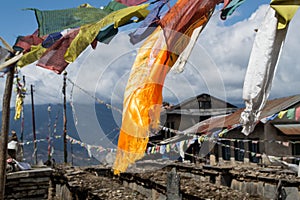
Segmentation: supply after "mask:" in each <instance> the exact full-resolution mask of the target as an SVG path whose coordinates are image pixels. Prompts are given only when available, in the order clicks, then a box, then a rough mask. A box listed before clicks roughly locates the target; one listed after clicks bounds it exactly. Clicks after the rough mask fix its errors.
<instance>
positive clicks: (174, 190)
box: [167, 168, 182, 200]
mask: <svg viewBox="0 0 300 200" xmlns="http://www.w3.org/2000/svg"><path fill="white" fill-rule="evenodd" d="M181 199H182V195H181V194H180V176H179V175H178V174H177V172H176V168H172V170H171V171H170V172H168V174H167V200H181Z"/></svg>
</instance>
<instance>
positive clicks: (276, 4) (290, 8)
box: [270, 0, 300, 29]
mask: <svg viewBox="0 0 300 200" xmlns="http://www.w3.org/2000/svg"><path fill="white" fill-rule="evenodd" d="M270 6H271V7H272V8H273V9H275V10H276V12H277V13H278V15H280V18H279V19H278V29H284V28H285V27H286V26H287V25H288V23H289V22H290V21H291V20H292V18H293V17H294V15H295V14H296V12H297V10H298V8H299V6H300V0H272V1H271V3H270Z"/></svg>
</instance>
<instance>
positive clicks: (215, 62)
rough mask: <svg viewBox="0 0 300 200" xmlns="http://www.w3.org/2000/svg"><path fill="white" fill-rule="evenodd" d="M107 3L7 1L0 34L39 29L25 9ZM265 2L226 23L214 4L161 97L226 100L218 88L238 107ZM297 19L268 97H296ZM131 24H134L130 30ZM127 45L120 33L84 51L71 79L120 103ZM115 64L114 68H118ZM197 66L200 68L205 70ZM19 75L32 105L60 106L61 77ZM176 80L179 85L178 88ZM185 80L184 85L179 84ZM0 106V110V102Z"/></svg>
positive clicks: (103, 0)
mask: <svg viewBox="0 0 300 200" xmlns="http://www.w3.org/2000/svg"><path fill="white" fill-rule="evenodd" d="M108 2H109V0H98V1H96V0H87V1H83V0H60V1H58V0H47V1H46V0H40V1H36V0H23V1H17V0H10V1H5V3H4V6H1V8H0V10H1V12H0V16H1V19H8V20H0V26H1V29H0V36H2V37H3V38H4V39H6V40H7V41H8V42H9V44H11V45H12V44H13V43H14V42H15V40H16V38H17V36H18V35H29V34H31V33H33V32H34V31H35V30H36V29H37V23H36V19H35V16H34V12H32V11H23V10H22V9H23V8H37V9H40V10H53V9H66V8H73V7H77V6H79V5H80V4H83V3H89V4H91V5H92V6H95V7H100V6H104V5H107V3H108ZM268 3H269V0H246V1H245V3H244V4H243V5H242V6H240V7H239V8H238V9H237V10H236V11H235V12H234V14H233V15H232V16H231V17H229V18H228V19H227V20H226V21H222V20H221V19H220V17H219V10H220V8H221V6H222V5H220V6H218V7H217V9H216V11H215V13H214V15H213V16H212V17H211V19H210V21H209V23H208V25H207V26H206V27H205V29H204V31H203V32H202V34H201V35H200V38H199V39H198V41H197V44H198V46H197V47H196V49H195V50H194V52H193V55H192V56H191V59H190V63H188V65H187V67H186V70H185V71H184V73H182V74H174V73H170V74H168V76H167V79H166V82H165V89H164V93H163V95H164V98H166V100H168V101H170V102H174V103H176V102H177V103H178V102H180V101H183V100H185V99H187V98H189V97H191V96H196V95H198V94H201V93H204V92H205V93H211V94H212V95H215V96H217V97H219V98H222V99H224V98H223V97H224V95H220V94H221V93H222V91H220V88H221V89H222V90H223V93H224V91H225V93H226V95H225V96H226V99H224V100H226V101H228V102H230V103H233V104H242V103H243V101H242V89H243V81H244V77H245V73H246V69H247V63H248V60H249V56H250V52H251V48H252V45H253V40H254V37H255V32H254V29H257V28H259V25H260V23H261V22H262V21H263V18H264V15H265V12H266V9H267V7H268V6H267V4H268ZM299 19H300V14H299V12H298V13H297V14H296V16H295V17H294V19H293V21H292V23H291V24H290V27H289V31H288V35H287V39H286V44H285V46H284V48H283V52H282V55H281V59H280V62H279V66H278V71H277V73H276V75H275V79H274V84H273V87H272V91H271V98H275V97H283V96H289V95H294V94H299V93H300V91H299V90H298V88H299V84H300V80H299V76H300V57H299V56H298V52H299V51H300V38H299V34H300V29H299V28H297V27H299V26H300V20H299ZM134 26H135V25H134V24H133V25H132V26H130V27H131V28H132V27H134ZM128 41H129V38H128V35H127V33H126V34H123V35H122V34H121V33H119V34H118V36H117V37H116V38H115V39H114V40H113V41H112V42H111V43H110V44H109V45H103V44H99V45H98V47H97V49H96V50H91V49H90V48H89V49H87V50H86V51H85V52H84V53H83V54H82V56H80V58H78V59H77V61H76V62H74V63H73V64H71V65H69V66H68V68H67V71H68V75H69V78H71V79H72V80H74V81H75V80H76V81H77V84H78V85H79V86H80V87H82V88H84V89H86V90H87V91H89V92H90V93H91V94H93V95H94V96H97V97H98V98H100V99H105V100H107V99H109V100H111V102H109V103H111V104H113V103H115V102H116V103H117V104H120V103H122V97H123V93H124V87H125V86H126V83H127V78H128V76H129V72H130V68H131V66H132V63H133V61H134V58H135V56H136V54H135V53H136V52H135V50H136V49H137V48H138V46H132V45H131V44H130V43H129V42H128ZM103 47H104V48H103ZM200 58H201V59H200ZM199 59H200V60H199ZM99 65H100V66H101V67H99ZM113 65H117V67H114V66H113ZM208 65H209V66H208ZM193 66H194V68H193ZM195 66H196V67H195ZM197 66H203V68H201V67H197ZM211 66H214V67H211ZM87 69H88V70H87ZM101 70H102V71H101ZM193 70H194V71H193ZM214 70H215V71H214ZM20 71H21V74H22V75H26V77H27V79H26V80H27V87H28V88H29V85H30V84H33V85H35V91H36V100H35V102H36V103H37V104H43V103H53V102H55V103H61V102H62V96H61V86H62V76H59V75H57V74H55V73H54V72H52V71H49V70H45V69H42V68H40V67H36V66H35V65H34V64H32V65H29V66H26V67H24V68H22V69H21V70H20ZM89 72H90V73H89ZM91 72H92V73H91ZM291 72H293V73H291ZM216 74H218V76H219V77H218V79H219V80H220V85H217V84H216V83H215V75H216ZM179 82H181V84H180V85H179V84H178V83H179ZM184 82H185V83H186V84H183V83H184ZM4 83H5V79H4V78H0V94H2V93H3V89H4ZM95 85H96V86H95ZM212 88H213V89H212ZM68 90H69V92H70V90H71V87H70V84H69V88H68ZM74 91H76V90H74ZM77 95H78V99H80V100H81V99H87V97H86V96H84V95H85V94H81V93H79V92H78V93H77ZM14 96H15V94H13V100H14ZM74 96H76V94H75V95H74ZM74 96H73V97H74ZM68 99H69V98H68ZM12 102H13V101H12ZM28 103H30V98H26V99H25V104H28ZM0 105H1V106H2V99H1V98H0ZM12 106H13V103H12ZM0 109H1V108H0Z"/></svg>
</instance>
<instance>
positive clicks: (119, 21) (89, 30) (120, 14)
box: [64, 4, 149, 63]
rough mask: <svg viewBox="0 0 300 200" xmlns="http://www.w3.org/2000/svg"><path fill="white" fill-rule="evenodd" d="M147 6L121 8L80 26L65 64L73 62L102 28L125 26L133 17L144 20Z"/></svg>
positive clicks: (66, 54)
mask: <svg viewBox="0 0 300 200" xmlns="http://www.w3.org/2000/svg"><path fill="white" fill-rule="evenodd" d="M148 5H149V4H143V5H140V6H131V7H127V8H123V9H121V10H117V11H115V12H112V13H110V14H108V15H107V16H105V17H104V18H102V19H101V20H100V21H98V22H96V23H93V24H87V25H83V26H81V27H80V31H79V33H78V35H77V36H76V37H75V39H74V40H73V41H72V43H71V45H70V47H69V48H68V50H67V52H66V53H65V56H64V58H65V60H66V62H68V63H72V62H74V61H75V59H76V58H77V57H78V56H79V55H80V53H81V52H82V51H84V50H85V49H86V48H87V47H88V45H89V44H91V43H92V42H93V41H94V39H95V38H96V37H97V35H98V33H99V31H100V30H101V29H102V28H104V27H106V26H108V25H110V24H113V23H114V27H115V28H117V27H119V26H121V25H124V24H126V23H127V22H128V21H130V19H131V18H132V17H134V16H136V17H138V18H139V19H144V18H145V17H146V16H147V15H148V14H149V10H147V9H146V8H147V7H148Z"/></svg>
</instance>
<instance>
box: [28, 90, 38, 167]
mask: <svg viewBox="0 0 300 200" xmlns="http://www.w3.org/2000/svg"><path fill="white" fill-rule="evenodd" d="M30 89H31V111H32V133H33V145H34V147H33V155H34V158H35V159H34V164H35V165H36V164H37V146H36V132H35V115H34V100H33V85H30Z"/></svg>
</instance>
